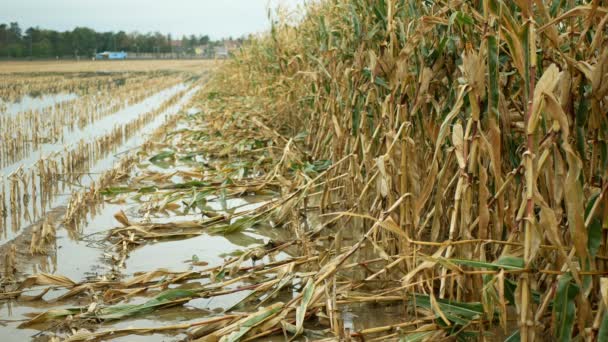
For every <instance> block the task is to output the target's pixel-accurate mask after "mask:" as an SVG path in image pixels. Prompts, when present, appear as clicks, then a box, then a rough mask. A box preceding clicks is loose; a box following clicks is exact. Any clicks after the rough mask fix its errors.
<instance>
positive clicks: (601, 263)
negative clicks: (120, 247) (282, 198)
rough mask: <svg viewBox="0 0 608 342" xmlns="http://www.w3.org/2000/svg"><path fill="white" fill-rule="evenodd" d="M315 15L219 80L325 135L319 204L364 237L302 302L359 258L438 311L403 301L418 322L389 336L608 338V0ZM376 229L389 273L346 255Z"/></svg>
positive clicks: (392, 4) (305, 131)
mask: <svg viewBox="0 0 608 342" xmlns="http://www.w3.org/2000/svg"><path fill="white" fill-rule="evenodd" d="M306 11H307V12H306V14H305V15H303V16H302V17H300V18H298V19H297V20H294V21H291V20H289V17H288V15H289V14H286V13H283V12H279V13H278V15H277V17H276V18H273V22H274V24H273V28H272V30H271V32H270V34H269V35H268V36H263V37H259V38H257V39H253V40H252V42H251V44H250V45H249V46H247V47H245V48H243V49H242V51H241V53H240V54H238V55H237V56H236V59H235V61H233V62H231V63H230V64H231V65H230V66H227V67H225V68H224V72H223V75H222V76H220V77H219V78H218V79H217V82H216V84H217V92H218V93H225V94H233V95H237V94H247V95H251V96H256V97H259V98H261V99H266V100H265V101H261V102H260V106H262V105H263V106H265V107H264V109H265V110H266V111H268V112H270V113H269V114H267V115H265V116H264V119H265V121H264V122H265V124H266V125H267V126H269V127H271V128H273V129H274V130H276V131H277V132H280V133H281V134H284V135H286V136H294V137H295V136H300V137H301V136H306V138H305V143H304V144H302V146H301V147H300V148H301V149H302V151H303V154H302V155H301V156H300V158H304V159H309V160H311V161H314V160H326V159H329V160H331V161H332V163H333V164H334V165H335V167H333V168H332V169H331V170H330V172H329V174H328V175H327V177H328V179H336V181H333V182H331V184H330V183H329V181H328V182H327V184H326V185H325V186H324V187H322V188H321V189H320V190H321V193H322V194H323V195H322V198H323V199H322V201H323V202H324V204H323V205H321V206H320V208H321V209H322V210H323V212H325V213H327V212H328V211H329V212H332V211H333V212H335V211H336V210H337V211H338V212H337V213H335V214H334V215H336V219H335V220H333V223H334V224H336V225H337V226H338V227H340V228H339V230H340V231H349V232H350V233H353V234H354V236H355V241H358V242H357V243H356V244H354V245H351V246H348V247H347V248H346V251H344V250H342V249H337V251H336V255H335V256H332V257H331V258H330V259H329V260H327V261H326V264H325V266H324V267H323V268H322V269H321V271H319V273H318V275H316V276H315V277H314V280H313V283H311V285H310V286H308V285H307V287H306V288H307V289H308V290H310V291H312V292H311V293H310V294H309V293H308V292H307V289H303V293H301V294H300V297H298V298H297V299H296V300H295V304H293V305H292V306H290V307H289V310H292V309H294V306H298V305H300V303H302V304H301V305H302V308H303V309H304V310H305V309H306V307H307V306H308V307H309V308H310V307H311V306H314V305H322V303H331V302H332V300H335V297H334V296H335V295H336V294H335V293H334V294H333V295H332V294H331V291H336V290H335V289H336V285H335V283H334V285H333V289H334V290H328V286H331V281H334V282H335V281H336V280H335V279H336V277H338V276H337V274H341V275H342V276H343V277H347V278H348V279H349V281H351V282H352V283H354V284H358V285H357V286H356V288H357V289H358V290H359V291H361V290H363V289H366V290H367V291H369V293H368V294H367V296H368V298H370V300H371V301H375V302H382V301H384V300H387V301H389V300H395V298H394V297H397V299H396V300H399V298H401V300H403V301H405V302H407V303H410V304H409V305H411V307H412V308H413V309H412V310H413V311H410V313H412V312H414V313H415V314H416V315H420V316H416V317H417V318H420V317H428V316H429V315H430V320H429V318H425V319H421V320H417V319H415V318H414V316H408V317H403V319H405V320H406V323H408V322H409V323H412V324H411V325H407V326H408V327H409V328H408V329H407V331H403V330H399V331H400V332H399V331H398V332H397V333H394V334H392V335H391V334H389V335H386V336H384V337H385V338H386V337H392V338H397V337H399V336H402V337H403V336H409V337H410V338H414V337H416V339H427V340H433V339H439V338H445V337H447V336H456V337H459V338H477V339H485V338H486V337H485V334H486V332H488V331H490V332H496V331H497V329H498V330H500V331H503V333H504V334H508V335H510V336H511V337H510V338H511V339H520V340H522V341H534V340H542V339H549V340H562V341H564V340H572V339H575V338H577V339H579V340H586V341H592V340H600V341H601V340H606V339H608V295H607V293H608V292H607V291H608V278H607V277H606V276H608V268H607V267H608V264H607V263H606V261H607V260H608V251H607V247H608V246H607V244H606V237H607V234H606V230H605V229H606V228H607V227H608V205H607V204H608V201H607V200H606V195H607V194H606V192H607V191H608V172H607V171H608V136H607V132H608V117H607V116H606V113H608V106H607V103H608V98H607V94H608V48H607V43H608V42H607V41H606V23H607V22H608V7H605V3H604V2H602V1H589V2H585V1H574V0H571V1H537V0H520V1H501V0H472V1H447V0H438V1H408V0H327V1H318V2H313V3H310V4H308V5H307V7H306ZM288 146H289V145H288ZM370 244H371V245H373V251H374V252H373V254H374V255H376V256H377V257H379V258H381V259H384V260H385V262H384V266H382V267H381V268H380V270H378V273H375V274H374V275H373V277H372V276H369V277H367V276H364V277H361V276H360V275H357V273H348V272H346V271H345V270H343V271H341V267H342V265H345V261H346V260H347V259H348V258H349V257H351V256H352V255H355V254H356V252H357V251H359V250H363V249H364V246H369V245H370ZM376 278H379V279H382V280H383V281H384V285H382V283H381V284H380V285H378V284H377V283H376V282H375V281H374V280H375V279H376ZM332 279H333V280H332ZM328 280H329V281H330V283H329V284H328ZM392 283H396V284H397V285H395V287H394V288H388V287H389V284H392ZM398 284H400V285H398ZM353 286H354V285H353ZM378 286H379V288H378ZM383 287H384V289H382V288H383ZM322 288H323V289H324V290H321V289H322ZM338 288H339V286H338ZM349 290H352V287H350V288H348V289H343V291H344V295H347V294H348V291H349ZM323 291H325V292H323ZM389 294H390V295H389ZM337 295H338V296H340V293H338V294H337ZM302 296H303V297H302ZM363 299H365V298H361V301H362V302H364V300H363ZM304 301H306V302H304ZM292 303H293V301H292ZM304 303H305V304H304ZM334 305H335V302H334ZM473 307H474V308H478V307H479V308H481V311H480V312H481V314H474V315H469V314H470V312H467V310H472V308H473ZM298 308H300V307H299V306H298ZM334 308H337V307H334ZM268 310H270V309H268ZM285 310H288V309H283V311H280V312H285ZM327 310H330V308H327ZM475 310H477V309H475ZM274 312H275V311H273V313H270V312H267V313H268V315H270V317H275V316H272V315H274V314H275V313H274ZM303 314H304V313H303V312H301V313H300V315H303ZM326 314H327V316H329V317H332V315H333V314H332V313H330V312H329V311H328V312H326ZM277 315H280V314H277ZM296 316H297V314H296ZM250 317H252V316H250ZM299 317H301V316H299ZM397 323H399V322H397ZM406 323H404V324H406ZM334 328H335V330H334V331H336V334H337V335H339V336H344V333H343V331H342V330H341V329H340V327H339V323H338V321H332V329H334ZM389 330H391V329H389ZM298 331H299V332H300V333H301V330H298Z"/></svg>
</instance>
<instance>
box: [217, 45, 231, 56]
mask: <svg viewBox="0 0 608 342" xmlns="http://www.w3.org/2000/svg"><path fill="white" fill-rule="evenodd" d="M215 58H228V48H226V47H225V46H216V47H215Z"/></svg>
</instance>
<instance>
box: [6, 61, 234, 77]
mask: <svg viewBox="0 0 608 342" xmlns="http://www.w3.org/2000/svg"><path fill="white" fill-rule="evenodd" d="M221 63H223V62H222V61H220V60H217V61H216V60H126V61H90V60H81V61H32V62H29V61H18V62H17V61H5V62H0V73H2V74H5V73H66V72H125V71H162V70H167V71H187V72H193V73H200V72H203V71H205V70H209V68H212V67H215V66H217V65H220V64H221Z"/></svg>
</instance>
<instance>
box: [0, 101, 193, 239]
mask: <svg viewBox="0 0 608 342" xmlns="http://www.w3.org/2000/svg"><path fill="white" fill-rule="evenodd" d="M185 92H186V90H183V91H180V92H178V93H176V94H175V95H174V96H172V97H171V98H169V99H168V100H167V101H165V102H163V103H162V104H161V105H159V106H158V107H156V108H155V109H154V110H151V111H149V112H146V113H143V114H141V115H140V116H138V117H137V118H136V119H134V120H132V121H130V122H128V123H126V124H124V125H122V126H115V127H114V128H113V129H112V130H111V131H110V132H108V133H107V134H105V135H102V136H99V137H97V138H96V139H94V140H92V141H88V140H85V139H83V140H80V141H78V143H76V144H75V145H74V146H73V147H71V148H70V147H66V148H65V150H64V151H61V152H56V153H52V154H50V155H48V156H44V157H42V158H40V159H39V160H38V161H37V162H36V163H35V164H34V165H33V166H32V167H30V168H29V169H26V168H24V167H23V166H22V167H20V168H19V169H17V170H16V171H14V172H12V173H11V174H9V175H7V176H6V178H5V177H2V179H1V180H0V184H1V185H0V189H1V191H0V213H2V217H1V218H0V222H1V223H2V224H1V225H0V227H2V230H3V232H4V233H3V235H6V229H8V228H9V227H8V224H7V219H9V218H10V221H9V222H10V228H11V229H12V231H13V232H16V231H18V230H19V229H20V227H21V225H22V222H23V221H26V222H31V221H32V219H37V218H38V217H40V216H43V215H44V214H45V211H46V210H47V209H49V208H50V205H51V204H52V200H53V198H55V196H57V195H58V194H61V193H64V192H65V191H66V189H71V188H72V187H73V186H78V184H79V183H80V180H81V179H82V178H83V176H85V175H87V173H88V171H89V170H90V169H91V167H92V166H93V165H94V164H95V162H96V161H98V160H100V159H102V158H105V157H107V156H108V155H109V154H110V153H113V152H115V151H116V149H117V148H118V147H120V146H121V145H122V144H123V143H125V142H126V141H127V140H128V139H129V138H131V137H133V136H134V135H135V134H139V133H140V131H141V129H142V128H143V127H145V126H146V125H147V124H149V123H150V122H152V121H153V120H154V119H155V118H156V117H158V115H160V114H161V113H163V112H164V111H165V110H166V109H167V108H168V107H170V106H172V105H174V104H175V103H176V102H177V101H178V100H179V99H180V98H181V97H182V96H183V95H184V94H185Z"/></svg>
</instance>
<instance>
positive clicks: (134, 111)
mask: <svg viewBox="0 0 608 342" xmlns="http://www.w3.org/2000/svg"><path fill="white" fill-rule="evenodd" d="M187 88H188V86H187V85H186V84H179V85H176V86H173V87H170V88H168V89H165V90H162V91H160V92H158V93H156V94H154V95H152V96H150V97H148V98H146V99H145V100H143V101H141V102H139V103H136V104H134V105H131V106H128V107H126V108H123V109H121V110H119V111H117V112H116V113H114V114H112V115H108V116H106V117H104V118H102V119H100V120H98V121H96V122H94V123H92V124H90V125H88V126H85V127H83V128H82V129H75V130H74V131H69V130H68V128H67V127H65V128H64V143H63V144H59V143H46V144H42V145H41V147H40V148H39V149H37V150H36V151H33V152H32V153H31V154H30V155H29V156H28V157H26V158H24V159H22V160H20V161H18V162H16V163H13V164H11V165H8V166H6V167H4V168H1V169H0V174H2V175H5V176H6V175H10V174H11V173H12V172H14V171H16V170H17V169H19V167H22V166H23V167H24V168H26V169H27V168H29V167H32V166H33V165H34V164H35V163H36V162H37V161H38V160H40V159H41V158H43V157H46V156H48V155H51V154H52V153H55V152H60V151H63V150H65V149H66V148H68V149H69V148H70V147H71V146H73V145H75V144H76V143H78V142H79V141H80V140H83V139H85V140H87V141H90V140H94V139H95V138H97V137H101V136H103V135H105V134H108V132H110V131H111V130H112V128H114V127H115V126H117V125H123V124H126V123H128V122H131V121H132V120H134V119H136V118H137V117H139V116H140V115H142V114H143V113H146V112H148V111H151V110H154V109H155V108H157V107H158V106H159V105H160V104H162V103H163V102H164V101H166V100H168V99H169V98H171V97H172V96H174V95H175V94H177V93H179V92H180V91H183V90H185V89H187ZM198 89H199V88H198V87H195V88H193V89H191V90H189V91H188V92H187V93H186V94H185V95H184V96H183V97H182V98H181V99H180V100H179V101H178V103H176V104H174V105H172V106H170V107H169V108H167V109H166V110H165V111H164V112H163V113H161V114H160V115H158V116H156V118H155V119H154V120H153V121H152V122H151V123H150V124H148V125H147V126H145V127H144V128H143V129H142V130H141V132H151V131H153V130H154V129H156V128H157V127H159V126H160V125H162V124H163V123H164V121H165V118H166V117H167V116H170V115H174V114H176V113H177V112H178V110H179V109H180V108H181V106H183V105H184V104H185V103H187V101H189V100H190V98H191V97H192V95H193V94H194V93H195V92H196V91H197V90H198ZM145 140H146V135H145V134H136V135H135V136H133V137H132V138H130V139H129V140H128V141H126V143H124V144H123V145H122V147H121V148H120V149H119V150H118V151H117V153H116V154H115V155H110V156H108V157H106V158H104V159H101V160H99V161H97V162H96V163H95V164H94V166H93V167H92V168H91V169H90V170H89V175H88V176H86V177H82V179H81V182H80V183H79V184H77V185H75V184H66V185H67V187H66V192H65V195H64V196H57V197H56V198H55V199H54V200H53V201H52V202H51V203H50V207H51V208H53V207H57V206H61V205H65V204H66V203H67V200H68V199H69V195H70V194H71V192H72V191H74V190H79V189H82V188H86V187H88V186H90V184H92V183H93V182H94V181H96V180H97V178H98V177H99V174H100V173H101V172H103V171H105V170H108V169H110V168H112V166H113V165H114V163H115V162H116V161H117V160H119V159H120V158H121V154H122V153H123V152H125V151H130V150H131V149H133V148H135V147H137V146H139V145H141V144H142V143H143V142H144V141H145ZM0 191H1V190H0ZM7 192H8V189H7ZM6 197H8V196H7V194H5V198H6ZM33 205H34V203H33V202H32V203H30V208H27V210H30V211H32V208H31V206H33ZM11 226H12V222H11V220H10V215H9V217H8V218H7V225H6V228H8V227H11ZM6 228H5V229H4V232H3V235H2V236H0V243H1V242H2V241H3V240H4V241H6V240H10V239H12V238H14V237H15V236H17V235H18V234H19V228H20V227H13V228H14V229H6Z"/></svg>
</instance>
